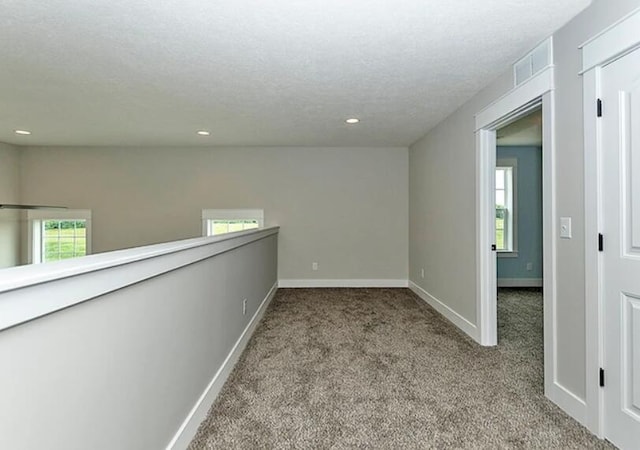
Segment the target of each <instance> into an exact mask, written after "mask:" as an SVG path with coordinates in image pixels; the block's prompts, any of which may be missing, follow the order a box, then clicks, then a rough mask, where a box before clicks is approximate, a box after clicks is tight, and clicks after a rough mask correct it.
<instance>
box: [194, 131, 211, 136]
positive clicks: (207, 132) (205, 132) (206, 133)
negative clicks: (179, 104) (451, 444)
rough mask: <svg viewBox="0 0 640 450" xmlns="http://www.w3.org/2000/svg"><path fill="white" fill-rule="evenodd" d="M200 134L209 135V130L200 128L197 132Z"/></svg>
mask: <svg viewBox="0 0 640 450" xmlns="http://www.w3.org/2000/svg"><path fill="white" fill-rule="evenodd" d="M197 133H198V134H199V135H200V136H211V132H210V131H206V130H200V131H198V132H197Z"/></svg>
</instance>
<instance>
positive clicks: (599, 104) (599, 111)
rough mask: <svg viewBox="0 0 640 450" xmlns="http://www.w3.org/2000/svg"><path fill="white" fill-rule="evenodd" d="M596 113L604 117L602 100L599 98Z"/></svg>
mask: <svg viewBox="0 0 640 450" xmlns="http://www.w3.org/2000/svg"><path fill="white" fill-rule="evenodd" d="M596 111H597V112H596V115H597V116H598V117H602V100H601V99H598V101H597V102H596Z"/></svg>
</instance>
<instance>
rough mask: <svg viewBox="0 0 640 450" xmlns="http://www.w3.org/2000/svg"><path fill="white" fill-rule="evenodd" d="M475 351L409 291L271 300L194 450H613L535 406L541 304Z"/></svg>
mask: <svg viewBox="0 0 640 450" xmlns="http://www.w3.org/2000/svg"><path fill="white" fill-rule="evenodd" d="M498 305H499V306H498V308H499V314H498V315H499V329H500V345H499V346H498V347H496V348H483V347H480V346H478V345H477V344H475V343H474V342H473V341H471V340H470V339H469V338H467V337H466V336H465V335H463V334H462V333H460V332H459V331H458V330H457V329H456V328H455V327H453V326H452V325H450V324H449V323H448V322H447V321H446V320H444V319H443V318H442V317H441V316H439V315H438V314H437V313H436V312H435V311H434V310H433V309H431V308H430V307H428V306H427V305H425V304H424V303H423V302H422V301H421V300H419V299H418V298H417V297H416V296H415V295H414V294H413V293H412V292H411V291H409V290H407V289H280V290H279V291H278V293H277V295H276V298H275V299H274V300H273V302H272V304H271V306H270V307H269V309H268V310H267V312H266V314H265V316H264V319H263V321H262V323H261V324H260V326H259V327H258V329H257V330H256V332H255V334H254V336H253V337H252V339H251V341H250V343H249V345H248V347H247V349H246V351H245V352H244V354H243V356H242V357H241V359H240V361H239V363H238V365H237V366H236V368H235V369H234V371H233V373H232V374H231V376H230V378H229V380H228V381H227V383H226V385H225V387H224V388H223V390H222V392H221V394H220V396H219V397H218V399H217V401H216V403H215V404H214V406H213V407H212V408H211V411H210V412H209V415H208V417H207V419H206V420H205V421H204V422H203V423H202V425H201V426H200V429H199V430H198V433H197V435H196V437H195V438H194V440H193V442H192V443H191V446H190V448H191V449H214V448H215V449H237V448H242V449H253V448H265V449H271V448H278V449H289V448H296V449H298V448H300V449H347V448H376V449H399V448H439V449H443V448H491V449H497V448H544V449H549V448H553V449H568V448H575V449H578V448H579V449H583V448H610V447H609V446H608V444H606V443H604V442H602V441H599V440H598V439H596V438H595V437H593V436H592V435H590V434H589V432H588V431H587V430H586V429H584V428H583V427H582V426H580V425H579V424H578V423H577V422H575V421H574V420H573V419H571V418H570V417H568V416H567V415H566V414H564V413H563V412H562V411H561V410H560V409H558V408H557V407H556V406H554V405H553V404H552V403H551V402H549V401H548V400H546V399H545V397H544V395H543V390H542V297H541V294H540V293H539V292H536V291H533V290H529V291H513V290H501V292H500V293H499V301H498Z"/></svg>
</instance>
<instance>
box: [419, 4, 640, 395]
mask: <svg viewBox="0 0 640 450" xmlns="http://www.w3.org/2000/svg"><path fill="white" fill-rule="evenodd" d="M638 6H640V5H639V4H638V2H637V0H595V1H594V2H593V4H592V5H591V6H590V7H589V8H588V9H586V10H585V11H583V12H582V13H581V14H580V15H578V16H577V17H576V18H575V19H573V20H572V21H571V22H569V23H568V24H567V25H566V26H565V27H563V28H562V29H561V30H559V31H558V32H557V33H555V35H554V52H555V70H556V72H555V74H556V80H555V81H556V91H555V92H556V124H555V125H556V131H557V135H556V145H557V158H556V161H555V167H556V173H557V174H558V176H557V178H556V180H555V182H556V186H557V216H558V217H560V216H569V217H572V218H573V239H571V240H559V241H558V242H557V244H558V255H557V258H558V259H557V267H558V269H557V270H558V272H557V283H558V291H557V312H556V314H557V323H558V343H557V372H558V374H557V376H558V382H559V383H560V384H562V385H563V386H564V387H566V388H567V389H568V390H570V391H571V392H572V393H573V394H575V395H576V396H578V397H580V398H583V399H584V397H585V382H586V379H585V369H584V368H585V326H584V321H585V303H584V283H585V280H584V244H585V241H584V239H585V236H584V189H583V186H584V181H583V135H582V133H583V127H582V80H581V78H580V76H579V75H578V72H579V71H580V63H581V53H580V50H579V49H578V46H579V45H580V44H581V43H582V42H584V41H585V40H586V39H588V38H589V37H591V36H593V35H595V34H596V33H598V32H600V31H601V30H602V29H604V28H605V27H607V26H609V25H610V24H612V23H613V22H615V21H616V20H618V19H619V18H621V17H622V16H624V15H626V14H627V13H629V12H630V11H632V10H633V9H635V8H637V7H638ZM512 86H513V84H512V79H511V69H510V68H508V70H507V71H506V72H505V73H504V74H503V75H502V76H501V77H500V78H498V79H497V80H496V81H495V82H494V83H492V84H491V85H490V86H488V87H487V88H485V89H484V90H483V91H482V92H480V93H479V94H478V95H476V96H475V97H474V98H473V99H472V100H470V101H469V102H468V103H466V104H465V105H463V106H462V107H461V108H460V109H458V110H457V111H456V112H455V113H454V114H452V115H451V116H450V117H448V118H447V119H445V120H444V121H443V122H441V123H440V124H439V125H438V126H437V127H435V128H434V129H433V130H431V131H430V132H429V133H428V134H427V135H426V136H425V137H424V138H423V139H421V140H420V141H418V142H416V143H415V144H414V145H412V146H411V148H410V150H409V167H410V173H409V186H410V187H409V208H410V213H411V214H410V220H409V229H410V231H409V247H410V249H411V251H410V263H409V266H410V271H409V273H410V279H411V280H412V281H413V282H415V283H416V284H418V285H419V286H420V287H422V288H423V289H425V290H426V291H428V292H430V293H431V294H432V295H434V296H436V297H437V298H438V299H440V300H441V301H442V302H443V303H445V304H446V305H447V306H449V307H450V308H452V309H453V310H455V311H456V312H458V313H459V314H461V315H463V316H464V317H465V318H466V319H468V320H469V321H471V322H472V323H474V324H475V323H476V308H475V302H476V289H477V287H476V280H475V276H476V270H475V261H476V255H475V253H476V252H475V249H476V238H475V196H476V193H475V161H476V160H475V158H476V155H475V152H476V148H475V137H474V129H475V126H474V115H475V114H476V113H477V112H479V111H480V110H481V109H482V108H483V107H485V106H487V105H488V104H489V103H491V102H492V101H494V100H497V99H498V98H499V97H500V96H501V95H503V94H505V93H506V92H508V91H509V90H510V89H511V88H512ZM590 238H595V237H590ZM421 267H424V268H425V271H426V276H425V278H424V279H422V278H420V273H419V272H420V268H421Z"/></svg>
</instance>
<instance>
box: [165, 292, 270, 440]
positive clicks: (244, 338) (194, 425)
mask: <svg viewBox="0 0 640 450" xmlns="http://www.w3.org/2000/svg"><path fill="white" fill-rule="evenodd" d="M277 290H278V283H275V284H274V285H273V287H272V288H271V289H270V290H269V293H268V294H267V296H266V297H265V298H264V300H262V303H261V304H260V307H259V308H258V310H257V311H256V313H255V314H254V315H253V317H252V318H251V320H250V321H249V323H248V324H247V326H246V328H245V329H244V331H243V332H242V334H241V335H240V337H239V338H238V340H237V341H236V344H235V345H234V346H233V348H232V349H231V352H229V354H228V355H227V358H226V359H225V360H224V362H223V363H222V366H220V368H219V369H218V372H216V374H215V375H214V377H213V378H212V379H211V381H210V382H209V385H208V386H207V388H206V389H205V390H204V392H203V393H202V395H201V396H200V398H199V399H198V401H197V402H196V404H195V405H194V406H193V408H192V409H191V411H190V412H189V415H187V418H186V419H185V421H184V422H183V423H182V426H180V428H179V429H178V432H177V433H176V434H175V436H174V437H173V439H172V440H171V442H170V443H169V445H167V450H178V449H186V448H187V447H188V446H189V443H190V442H191V440H192V439H193V438H194V436H195V435H196V432H197V431H198V427H199V426H200V424H201V423H202V421H203V420H204V419H205V418H206V417H207V413H208V412H209V409H211V405H213V402H214V401H215V400H216V397H218V394H219V393H220V390H221V389H222V386H224V383H225V381H227V378H228V377H229V374H230V373H231V370H232V369H233V367H234V366H235V364H236V363H237V362H238V359H239V358H240V355H241V354H242V352H243V350H244V349H245V347H246V346H247V343H248V342H249V338H251V335H253V332H254V331H255V329H256V327H257V326H258V323H260V319H261V318H262V316H263V315H264V312H265V311H266V309H267V307H268V306H269V303H271V300H273V297H274V295H275V293H276V291H277Z"/></svg>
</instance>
